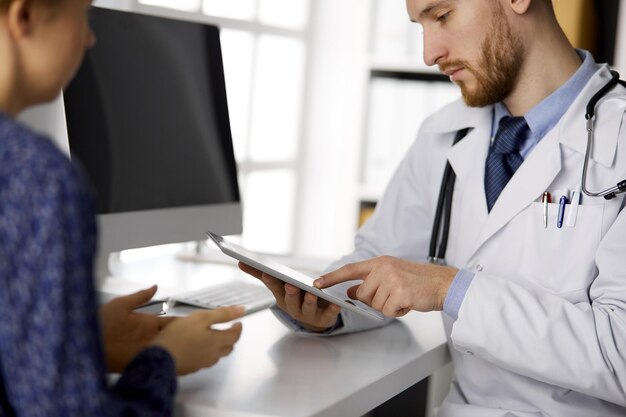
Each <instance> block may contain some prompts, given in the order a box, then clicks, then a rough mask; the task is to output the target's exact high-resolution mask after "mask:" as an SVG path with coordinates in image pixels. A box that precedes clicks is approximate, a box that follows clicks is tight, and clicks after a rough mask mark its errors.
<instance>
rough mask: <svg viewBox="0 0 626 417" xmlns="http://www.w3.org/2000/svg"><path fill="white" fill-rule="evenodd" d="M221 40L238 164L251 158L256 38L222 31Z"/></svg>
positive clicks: (238, 32) (248, 34)
mask: <svg viewBox="0 0 626 417" xmlns="http://www.w3.org/2000/svg"><path fill="white" fill-rule="evenodd" d="M220 39H221V41H222V55H223V60H224V77H225V78H226V95H227V98H228V113H229V115H230V126H231V131H232V136H233V146H234V148H235V157H236V158H237V161H243V160H244V159H246V158H247V157H248V152H247V142H248V127H249V125H250V124H249V123H248V121H249V119H250V90H251V88H252V68H253V64H254V36H253V35H252V34H251V33H249V32H244V31H239V30H229V29H223V30H222V31H221V32H220Z"/></svg>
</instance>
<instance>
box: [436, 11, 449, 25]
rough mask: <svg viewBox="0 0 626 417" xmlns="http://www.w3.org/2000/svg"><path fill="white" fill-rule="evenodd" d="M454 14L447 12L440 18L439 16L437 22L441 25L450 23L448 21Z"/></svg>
mask: <svg viewBox="0 0 626 417" xmlns="http://www.w3.org/2000/svg"><path fill="white" fill-rule="evenodd" d="M451 13H452V11H447V12H445V13H443V14H441V15H439V16H437V22H440V23H445V22H447V21H448V19H449V18H450V14H451Z"/></svg>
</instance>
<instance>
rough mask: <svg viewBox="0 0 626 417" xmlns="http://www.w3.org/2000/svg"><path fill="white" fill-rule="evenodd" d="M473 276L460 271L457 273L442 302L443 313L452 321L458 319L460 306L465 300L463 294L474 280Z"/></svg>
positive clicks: (465, 271) (470, 273) (464, 270)
mask: <svg viewBox="0 0 626 417" xmlns="http://www.w3.org/2000/svg"><path fill="white" fill-rule="evenodd" d="M474 275H475V274H474V273H473V272H471V271H468V270H466V269H461V270H459V272H457V274H456V276H455V277H454V281H452V284H451V285H450V289H449V290H448V295H446V299H445V300H444V302H443V312H444V313H446V314H447V315H448V316H450V317H452V318H453V319H454V320H456V319H457V318H459V310H460V309H461V304H463V299H465V294H466V293H467V289H468V288H469V286H470V284H471V283H472V280H473V279H474Z"/></svg>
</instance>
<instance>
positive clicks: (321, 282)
mask: <svg viewBox="0 0 626 417" xmlns="http://www.w3.org/2000/svg"><path fill="white" fill-rule="evenodd" d="M373 261H374V260H373V259H368V260H366V261H360V262H354V263H349V264H345V265H344V266H342V267H341V268H339V269H337V270H335V271H333V272H329V273H327V274H324V275H322V276H321V277H320V278H318V279H316V280H315V282H314V283H313V284H314V285H315V287H317V288H326V287H331V286H333V285H336V284H339V283H342V282H345V281H351V280H355V279H362V280H365V278H367V276H368V275H369V273H370V272H371V271H372V268H373Z"/></svg>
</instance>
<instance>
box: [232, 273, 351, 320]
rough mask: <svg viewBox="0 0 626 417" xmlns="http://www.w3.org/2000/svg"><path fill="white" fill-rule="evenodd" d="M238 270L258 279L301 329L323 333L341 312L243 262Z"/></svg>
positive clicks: (332, 305)
mask: <svg viewBox="0 0 626 417" xmlns="http://www.w3.org/2000/svg"><path fill="white" fill-rule="evenodd" d="M239 268H240V269H241V270H242V271H244V272H245V273H247V274H250V275H252V276H253V277H256V278H258V279H260V280H261V281H262V282H263V283H264V284H265V286H267V288H268V289H269V290H270V291H271V292H272V294H274V298H275V299H276V304H277V305H278V307H279V308H280V309H281V310H283V311H284V312H286V313H287V314H289V315H290V316H291V317H292V318H293V319H295V320H298V321H299V322H300V324H301V325H302V327H304V328H306V329H308V330H311V331H314V332H323V331H324V330H326V329H328V328H330V327H332V326H333V325H334V324H335V323H336V322H337V316H338V314H339V312H340V311H341V308H340V307H339V306H338V305H335V304H331V303H329V302H328V301H326V300H323V299H321V298H318V297H316V296H315V295H313V294H310V293H307V292H305V291H301V290H300V289H299V288H297V287H294V286H293V285H290V284H286V283H284V282H282V281H280V280H278V279H276V278H274V277H272V276H270V275H268V274H265V273H263V272H261V271H259V270H257V269H255V268H253V267H251V266H250V265H246V264H244V263H243V262H239Z"/></svg>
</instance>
